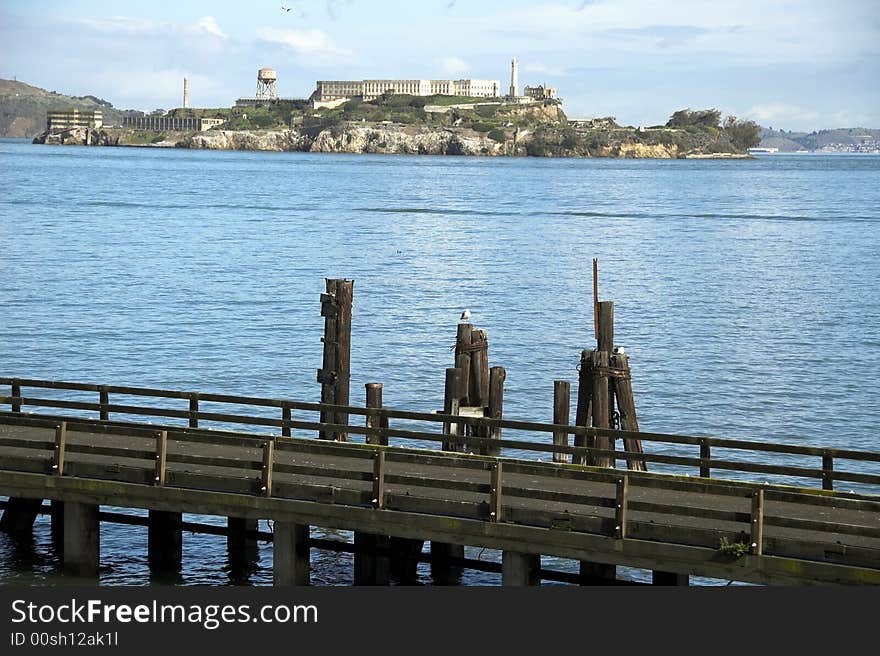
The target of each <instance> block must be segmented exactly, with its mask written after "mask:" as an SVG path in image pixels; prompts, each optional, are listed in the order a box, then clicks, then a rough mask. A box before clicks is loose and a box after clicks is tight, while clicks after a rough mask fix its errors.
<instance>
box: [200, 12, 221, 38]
mask: <svg viewBox="0 0 880 656" xmlns="http://www.w3.org/2000/svg"><path fill="white" fill-rule="evenodd" d="M195 29H196V30H197V31H200V32H207V33H208V34H211V35H213V36H216V37H219V38H221V39H225V38H226V34H224V33H223V31H222V30H221V29H220V26H219V25H217V21H216V20H214V17H213V16H202V17H201V18H200V19H199V20H198V21H196V24H195Z"/></svg>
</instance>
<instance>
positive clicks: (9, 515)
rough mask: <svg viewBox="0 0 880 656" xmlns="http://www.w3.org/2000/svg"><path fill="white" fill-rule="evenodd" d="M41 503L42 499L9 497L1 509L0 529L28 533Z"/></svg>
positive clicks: (6, 531)
mask: <svg viewBox="0 0 880 656" xmlns="http://www.w3.org/2000/svg"><path fill="white" fill-rule="evenodd" d="M42 505H43V500H42V499H26V498H24V497H9V501H7V502H6V508H5V509H4V510H3V517H0V531H3V532H4V533H13V534H22V533H30V532H31V530H32V529H33V528H34V522H35V521H36V520H37V515H39V514H40V507H41V506H42Z"/></svg>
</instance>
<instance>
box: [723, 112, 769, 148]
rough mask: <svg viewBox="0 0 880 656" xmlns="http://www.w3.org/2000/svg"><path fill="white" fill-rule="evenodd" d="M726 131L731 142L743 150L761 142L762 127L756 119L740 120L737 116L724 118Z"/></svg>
mask: <svg viewBox="0 0 880 656" xmlns="http://www.w3.org/2000/svg"><path fill="white" fill-rule="evenodd" d="M724 131H725V132H727V136H728V137H729V138H730V143H732V144H733V145H734V146H736V147H737V148H739V149H741V150H748V149H749V148H754V147H755V146H757V145H758V144H759V143H761V128H759V127H758V124H757V123H755V122H754V121H740V120H738V119H737V118H736V116H728V117H727V118H726V119H725V120H724Z"/></svg>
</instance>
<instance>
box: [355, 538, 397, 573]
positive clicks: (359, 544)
mask: <svg viewBox="0 0 880 656" xmlns="http://www.w3.org/2000/svg"><path fill="white" fill-rule="evenodd" d="M389 544H390V540H389V538H388V536H387V535H376V534H374V533H362V532H357V531H356V532H355V534H354V546H355V552H354V584H355V585H388V583H389V582H390V576H391V560H390V558H389V556H388V550H389V548H390V547H389Z"/></svg>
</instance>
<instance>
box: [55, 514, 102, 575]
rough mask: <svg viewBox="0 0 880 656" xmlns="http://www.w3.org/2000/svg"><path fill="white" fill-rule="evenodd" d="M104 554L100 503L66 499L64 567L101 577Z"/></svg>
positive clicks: (81, 573)
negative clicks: (100, 570) (102, 551)
mask: <svg viewBox="0 0 880 656" xmlns="http://www.w3.org/2000/svg"><path fill="white" fill-rule="evenodd" d="M100 557H101V522H100V519H99V506H98V505H97V504H93V503H78V502H72V501H67V502H65V503H64V556H63V562H64V571H65V572H66V573H68V574H72V575H74V576H80V577H87V578H97V576H98V569H99V566H100Z"/></svg>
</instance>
